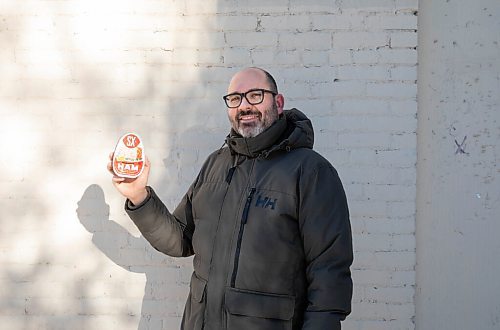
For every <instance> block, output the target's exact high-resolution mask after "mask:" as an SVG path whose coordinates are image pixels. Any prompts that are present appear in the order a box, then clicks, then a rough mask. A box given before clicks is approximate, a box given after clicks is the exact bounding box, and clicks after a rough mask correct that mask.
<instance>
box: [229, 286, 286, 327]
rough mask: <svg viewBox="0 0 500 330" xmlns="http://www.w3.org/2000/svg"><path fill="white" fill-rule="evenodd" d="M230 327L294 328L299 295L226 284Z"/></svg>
mask: <svg viewBox="0 0 500 330" xmlns="http://www.w3.org/2000/svg"><path fill="white" fill-rule="evenodd" d="M225 304H226V314H227V329H231V330H232V329H238V330H245V329H259V330H290V329H292V318H293V315H294V308H295V298H294V297H293V296H288V295H278V294H270V293H262V292H255V291H248V290H241V289H235V288H226V292H225Z"/></svg>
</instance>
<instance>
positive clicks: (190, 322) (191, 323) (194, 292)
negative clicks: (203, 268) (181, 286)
mask: <svg viewBox="0 0 500 330" xmlns="http://www.w3.org/2000/svg"><path fill="white" fill-rule="evenodd" d="M206 286H207V281H205V280H204V279H202V278H199V277H198V276H196V274H195V273H194V272H193V275H191V283H190V284H189V297H188V300H187V302H186V307H185V309H184V316H183V319H182V329H189V330H201V329H203V322H204V314H205V306H206V299H205V287H206Z"/></svg>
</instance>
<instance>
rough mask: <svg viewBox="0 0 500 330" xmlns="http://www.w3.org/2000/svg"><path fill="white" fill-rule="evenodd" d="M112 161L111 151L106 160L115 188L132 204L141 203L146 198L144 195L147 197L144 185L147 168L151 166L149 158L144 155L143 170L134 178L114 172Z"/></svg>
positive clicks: (146, 178) (147, 173) (146, 177)
mask: <svg viewBox="0 0 500 330" xmlns="http://www.w3.org/2000/svg"><path fill="white" fill-rule="evenodd" d="M112 162H113V153H110V154H109V162H108V171H109V172H110V173H111V174H112V175H113V178H112V181H113V185H114V186H115V188H116V190H118V191H119V192H120V194H122V195H123V196H125V197H126V198H128V199H129V200H130V201H131V202H132V204H134V205H139V204H141V203H142V202H143V201H144V200H145V199H146V197H148V192H147V190H146V186H147V184H148V177H149V169H150V166H151V163H150V162H149V159H148V158H147V157H146V162H145V164H144V170H143V171H142V173H141V175H139V176H138V177H137V178H135V179H129V178H122V177H119V176H117V175H116V174H115V172H113V164H112Z"/></svg>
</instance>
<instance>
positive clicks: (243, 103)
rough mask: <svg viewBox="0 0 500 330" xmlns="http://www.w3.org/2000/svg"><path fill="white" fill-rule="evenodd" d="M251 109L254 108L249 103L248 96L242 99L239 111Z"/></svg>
mask: <svg viewBox="0 0 500 330" xmlns="http://www.w3.org/2000/svg"><path fill="white" fill-rule="evenodd" d="M251 107H252V105H251V104H250V103H248V100H247V98H246V96H243V97H242V98H241V103H240V106H239V107H238V108H239V109H250V108H251Z"/></svg>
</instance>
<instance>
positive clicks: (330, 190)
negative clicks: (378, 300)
mask: <svg viewBox="0 0 500 330" xmlns="http://www.w3.org/2000/svg"><path fill="white" fill-rule="evenodd" d="M298 211H299V224H300V229H301V235H302V241H303V245H304V252H305V258H306V277H307V285H308V286H307V298H308V302H307V307H306V311H305V315H304V327H303V329H308V330H312V329H340V321H341V320H344V319H345V317H346V316H347V315H348V314H349V313H350V312H351V299H352V280H351V272H350V266H351V264H352V261H353V252H352V237H351V225H350V221H349V210H348V207H347V199H346V196H345V192H344V188H343V187H342V183H341V181H340V178H339V176H338V174H337V171H336V170H335V169H334V168H333V167H332V166H331V165H330V164H328V165H322V166H320V167H319V168H317V169H316V170H315V171H313V172H312V173H311V174H309V175H304V177H303V178H302V180H301V183H300V202H299V210H298Z"/></svg>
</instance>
